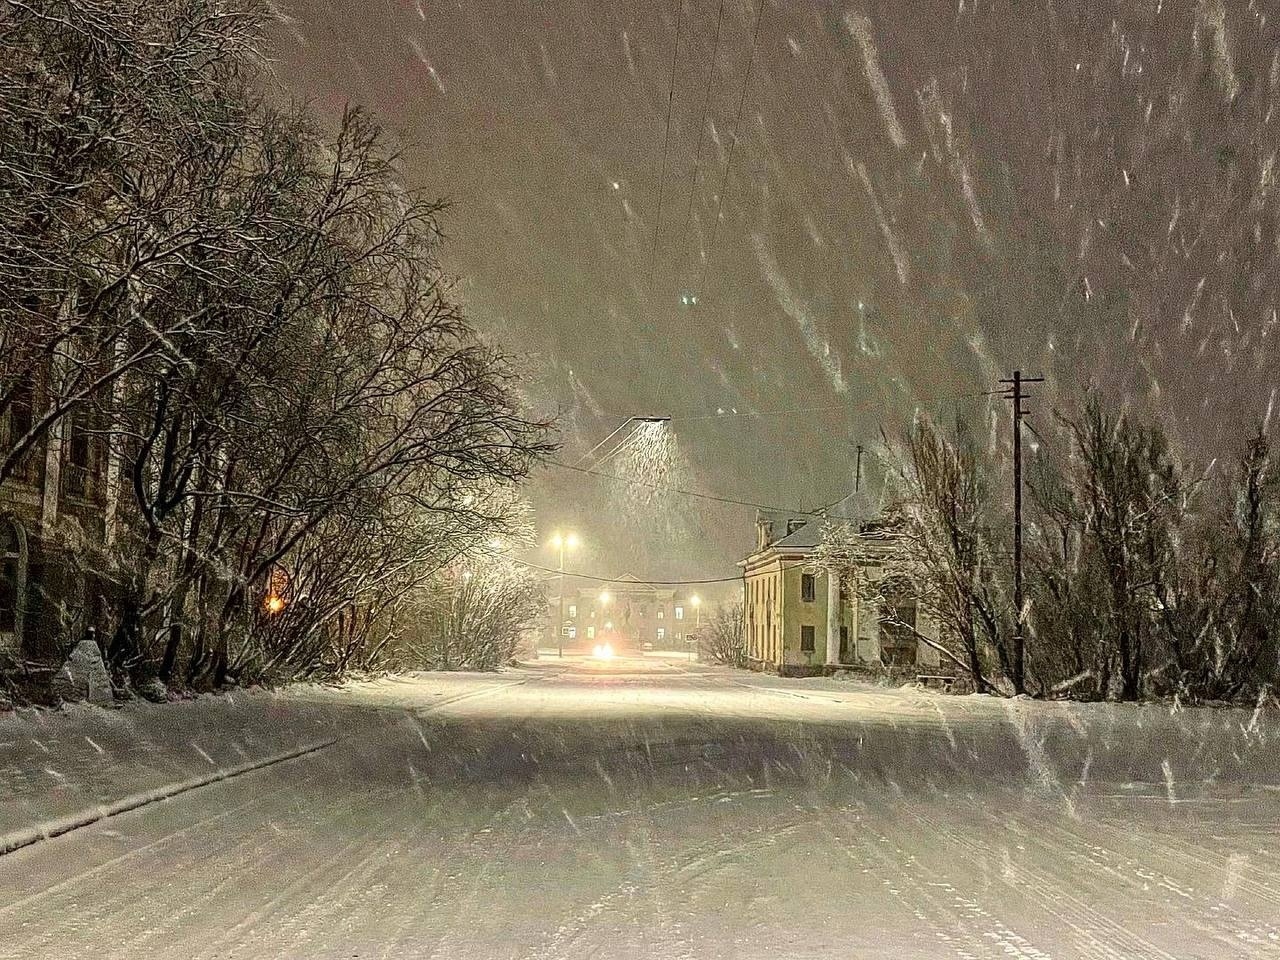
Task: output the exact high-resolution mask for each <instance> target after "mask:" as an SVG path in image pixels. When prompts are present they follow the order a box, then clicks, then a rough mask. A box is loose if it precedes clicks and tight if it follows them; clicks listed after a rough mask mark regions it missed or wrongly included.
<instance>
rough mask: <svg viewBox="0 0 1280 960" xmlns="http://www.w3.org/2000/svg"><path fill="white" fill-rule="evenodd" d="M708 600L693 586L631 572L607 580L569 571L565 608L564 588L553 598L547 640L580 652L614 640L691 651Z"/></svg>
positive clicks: (621, 646) (624, 648) (632, 648)
mask: <svg viewBox="0 0 1280 960" xmlns="http://www.w3.org/2000/svg"><path fill="white" fill-rule="evenodd" d="M702 599H703V598H702V597H701V596H700V595H699V594H698V593H695V592H693V591H690V590H685V589H683V588H672V587H666V586H661V585H655V584H651V583H645V582H644V581H642V580H639V579H637V578H636V577H633V576H629V575H628V576H622V577H619V578H618V579H616V580H611V581H609V582H607V583H601V582H599V581H585V580H580V579H577V578H575V577H573V576H566V577H565V585H564V597H563V607H562V606H561V604H562V600H561V597H560V596H559V594H558V593H556V592H553V594H552V596H551V597H549V598H548V616H547V625H548V626H547V631H546V635H545V637H544V641H543V642H544V644H545V645H546V646H547V647H549V648H559V647H563V648H564V649H565V650H573V651H574V652H583V651H590V650H591V649H592V648H593V647H594V646H596V645H597V644H603V643H609V644H611V645H612V646H613V648H614V650H615V651H617V652H619V653H624V652H629V653H634V652H643V651H645V650H675V651H680V652H681V653H688V652H689V651H691V650H693V649H694V646H695V645H696V642H697V640H696V634H697V629H698V627H699V625H700V622H701V617H702ZM562 611H563V616H562ZM557 625H558V627H559V630H558V631H557V629H556V628H557Z"/></svg>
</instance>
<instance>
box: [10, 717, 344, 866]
mask: <svg viewBox="0 0 1280 960" xmlns="http://www.w3.org/2000/svg"><path fill="white" fill-rule="evenodd" d="M337 742H338V738H337V737H330V738H329V739H328V740H320V741H317V742H314V743H309V744H306V745H305V746H301V747H294V748H293V749H292V750H286V751H285V752H283V753H276V754H272V755H271V756H269V757H262V758H260V759H257V760H249V761H246V762H245V763H240V764H237V765H236V766H234V767H223V768H222V769H220V770H214V771H211V772H209V773H206V774H203V775H201V776H198V777H191V778H190V779H188V780H180V781H178V782H177V783H167V784H164V785H163V786H159V787H154V788H152V789H151V790H144V791H142V792H141V793H134V794H130V795H129V796H127V797H122V798H121V799H119V800H113V801H111V802H110V803H104V804H101V805H99V806H96V807H91V808H89V809H86V810H79V811H77V812H75V813H70V814H66V815H65V816H61V817H58V818H56V819H53V820H46V821H45V822H44V823H39V824H36V825H35V826H31V827H23V828H22V829H20V830H12V831H10V832H9V833H4V834H0V857H3V856H6V855H8V854H10V853H13V852H14V851H15V850H21V849H22V848H23V847H29V846H31V845H32V844H34V843H39V842H40V841H41V840H51V839H53V838H54V837H60V836H62V835H63V834H64V833H70V832H71V831H72V830H79V829H80V828H81V827H87V826H89V825H91V824H94V823H97V822H98V821H100V820H105V819H107V818H108V817H114V816H117V815H119V814H121V813H128V812H129V811H130V810H137V809H138V808H139V807H145V806H147V805H148V804H152V803H158V802H159V801H161V800H168V799H169V798H170V797H176V796H178V795H179V794H183V793H187V792H189V791H191V790H197V789H199V788H200V787H204V786H208V785H209V784H211V783H217V782H218V781H220V780H231V779H233V778H235V777H239V776H242V775H243V774H246V773H252V772H253V771H254V770H261V769H262V768H263V767H270V766H274V765H275V764H277V763H284V762H285V761H286V760H294V759H297V758H298V757H304V756H306V755H307V754H309V753H315V752H316V751H318V750H323V749H324V748H325V747H331V746H333V745H334V744H335V743H337Z"/></svg>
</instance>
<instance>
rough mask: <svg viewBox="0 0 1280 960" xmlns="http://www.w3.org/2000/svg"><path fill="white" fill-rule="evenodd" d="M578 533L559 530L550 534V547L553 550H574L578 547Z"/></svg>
mask: <svg viewBox="0 0 1280 960" xmlns="http://www.w3.org/2000/svg"><path fill="white" fill-rule="evenodd" d="M578 543H579V541H578V535H577V534H576V533H573V532H572V531H571V532H569V533H565V534H562V533H561V532H560V531H559V530H557V531H556V532H555V533H553V534H552V535H551V548H552V549H553V550H576V549H578Z"/></svg>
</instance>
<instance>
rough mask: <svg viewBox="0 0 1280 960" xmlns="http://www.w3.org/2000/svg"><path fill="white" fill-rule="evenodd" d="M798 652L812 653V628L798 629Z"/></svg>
mask: <svg viewBox="0 0 1280 960" xmlns="http://www.w3.org/2000/svg"><path fill="white" fill-rule="evenodd" d="M800 652H801V653H813V627H801V628H800Z"/></svg>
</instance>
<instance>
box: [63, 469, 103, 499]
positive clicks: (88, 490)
mask: <svg viewBox="0 0 1280 960" xmlns="http://www.w3.org/2000/svg"><path fill="white" fill-rule="evenodd" d="M95 480H96V478H95V477H94V474H93V471H92V470H90V469H89V468H88V467H84V466H81V465H79V464H76V463H64V464H63V465H62V495H63V496H64V497H67V498H69V499H72V500H86V501H88V500H93V499H94V496H95V495H96V493H97V483H96V482H95Z"/></svg>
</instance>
